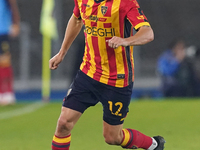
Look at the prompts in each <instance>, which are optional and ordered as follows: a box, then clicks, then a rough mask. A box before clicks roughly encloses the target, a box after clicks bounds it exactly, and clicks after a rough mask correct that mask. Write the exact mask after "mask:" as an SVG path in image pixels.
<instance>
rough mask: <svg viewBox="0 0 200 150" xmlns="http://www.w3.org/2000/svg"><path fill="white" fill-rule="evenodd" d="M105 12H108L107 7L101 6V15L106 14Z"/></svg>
mask: <svg viewBox="0 0 200 150" xmlns="http://www.w3.org/2000/svg"><path fill="white" fill-rule="evenodd" d="M107 10H108V6H101V13H102V14H103V15H105V14H106V12H107Z"/></svg>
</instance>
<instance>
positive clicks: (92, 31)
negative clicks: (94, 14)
mask: <svg viewBox="0 0 200 150" xmlns="http://www.w3.org/2000/svg"><path fill="white" fill-rule="evenodd" d="M84 31H85V33H87V34H89V35H92V36H100V37H113V36H115V28H97V27H89V26H85V30H84Z"/></svg>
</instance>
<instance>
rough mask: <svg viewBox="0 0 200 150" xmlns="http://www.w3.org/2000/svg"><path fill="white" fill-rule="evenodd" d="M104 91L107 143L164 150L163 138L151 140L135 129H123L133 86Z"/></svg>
mask: <svg viewBox="0 0 200 150" xmlns="http://www.w3.org/2000/svg"><path fill="white" fill-rule="evenodd" d="M106 88H107V89H106ZM104 89H106V90H105V92H104V93H103V95H107V97H105V98H106V99H107V100H106V99H102V100H101V102H102V104H103V107H104V115H103V119H104V123H103V129H104V130H103V135H104V138H105V141H106V143H108V144H111V145H121V146H122V147H123V148H128V149H137V148H143V149H148V150H163V145H164V139H163V138H162V139H161V138H160V137H159V138H157V137H156V138H151V137H149V136H147V135H145V134H143V133H141V132H139V131H137V130H135V129H129V128H128V129H123V122H124V118H125V117H126V115H127V112H128V106H129V104H130V99H131V93H132V85H129V86H127V87H125V88H116V87H107V86H105V87H104ZM157 140H158V141H157ZM160 142H161V144H160Z"/></svg>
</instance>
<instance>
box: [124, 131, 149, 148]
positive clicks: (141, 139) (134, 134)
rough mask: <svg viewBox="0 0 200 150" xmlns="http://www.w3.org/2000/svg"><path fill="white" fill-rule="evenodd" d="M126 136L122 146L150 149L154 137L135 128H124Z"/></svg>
mask: <svg viewBox="0 0 200 150" xmlns="http://www.w3.org/2000/svg"><path fill="white" fill-rule="evenodd" d="M122 131H123V135H124V138H123V140H122V143H121V146H122V147H123V148H128V149H137V148H143V149H148V148H149V147H150V146H151V145H152V138H151V137H149V136H146V135H144V134H143V133H141V132H139V131H137V130H133V129H123V130H122Z"/></svg>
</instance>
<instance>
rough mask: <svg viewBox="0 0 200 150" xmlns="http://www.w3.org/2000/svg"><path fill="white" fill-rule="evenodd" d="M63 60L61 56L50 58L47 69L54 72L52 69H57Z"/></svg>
mask: <svg viewBox="0 0 200 150" xmlns="http://www.w3.org/2000/svg"><path fill="white" fill-rule="evenodd" d="M62 60H63V57H62V56H61V55H59V53H58V54H56V55H55V56H54V57H52V58H51V59H50V60H49V68H50V69H52V70H54V69H57V68H58V66H59V64H60V63H61V62H62Z"/></svg>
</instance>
